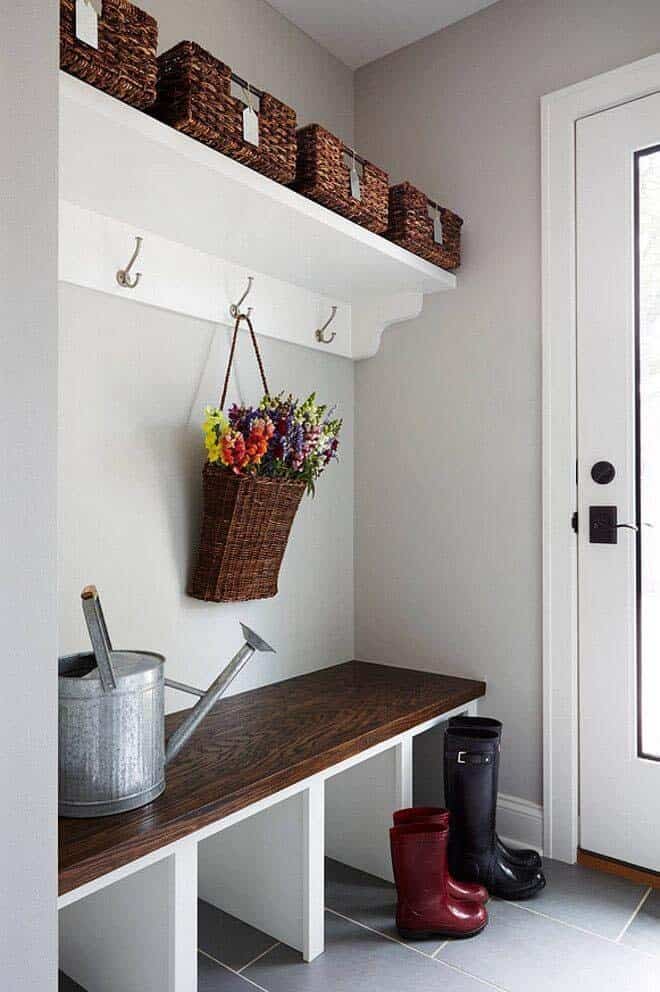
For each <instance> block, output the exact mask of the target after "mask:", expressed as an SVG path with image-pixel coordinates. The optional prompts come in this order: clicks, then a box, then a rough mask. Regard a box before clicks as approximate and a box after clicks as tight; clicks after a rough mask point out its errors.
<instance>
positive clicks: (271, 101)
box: [151, 41, 296, 184]
mask: <svg viewBox="0 0 660 992" xmlns="http://www.w3.org/2000/svg"><path fill="white" fill-rule="evenodd" d="M232 78H233V79H234V80H235V81H236V82H238V83H239V85H241V86H242V88H243V89H244V90H245V96H246V101H247V100H248V99H249V98H250V94H251V95H252V96H254V98H255V101H256V100H257V99H258V101H259V114H258V117H259V144H258V145H253V144H251V143H250V142H249V141H246V140H245V139H244V137H243V111H244V110H245V107H246V106H247V102H243V101H241V100H239V99H237V98H236V97H234V96H232V93H231V82H232ZM151 113H152V114H153V116H154V117H157V118H158V119H159V120H161V121H164V122H165V123H166V124H169V125H170V126H171V127H174V128H176V130H177V131H183V132H184V133H185V134H189V135H190V136H191V137H193V138H196V139H197V140H198V141H201V142H203V144H205V145H209V146H210V147H211V148H214V149H215V150H216V151H219V152H223V153H224V154H225V155H229V156H230V157H231V158H235V159H237V160H238V161H239V162H243V164H244V165H249V166H250V168H252V169H256V171H257V172H261V173H262V174H263V175H264V176H268V177H269V178H270V179H275V180H276V181H277V182H279V183H285V184H288V183H290V182H291V181H292V180H293V178H294V177H295V172H296V113H295V110H292V109H291V108H290V107H287V105H286V104H285V103H282V102H281V101H280V100H277V99H276V98H275V97H274V96H271V95H270V93H264V92H262V91H260V90H256V89H252V88H250V89H249V91H248V85H247V83H245V81H244V80H241V79H239V78H238V77H237V76H232V71H231V69H230V68H229V66H227V65H225V64H224V63H223V62H220V61H218V59H216V58H214V57H213V56H212V55H210V54H209V53H208V52H206V51H204V49H203V48H201V47H200V46H199V45H196V44H195V43H194V42H192V41H182V42H181V43H180V44H178V45H176V46H175V47H174V48H172V49H170V51H169V52H165V53H164V54H163V55H161V56H160V58H159V59H158V99H157V101H156V104H155V106H154V107H153V109H152V111H151Z"/></svg>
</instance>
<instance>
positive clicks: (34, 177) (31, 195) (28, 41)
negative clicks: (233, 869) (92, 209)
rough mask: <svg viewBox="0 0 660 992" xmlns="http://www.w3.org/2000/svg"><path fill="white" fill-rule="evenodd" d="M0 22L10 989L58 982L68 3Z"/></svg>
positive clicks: (2, 923) (4, 877) (6, 979)
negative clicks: (60, 124)
mask: <svg viewBox="0 0 660 992" xmlns="http://www.w3.org/2000/svg"><path fill="white" fill-rule="evenodd" d="M0 22H1V23H2V47H3V55H2V59H0V117H1V118H2V121H3V128H4V137H3V140H2V141H0V447H1V448H2V473H1V482H0V571H1V572H2V602H1V605H0V640H1V642H2V691H1V692H0V755H1V758H0V794H1V795H2V800H1V801H0V838H1V843H0V986H1V987H2V988H3V989H7V990H9V989H12V990H14V989H16V990H18V989H20V990H21V992H55V988H56V982H57V944H56V934H57V917H56V897H57V821H56V811H57V806H56V789H57V674H56V673H57V669H56V652H57V644H56V639H57V638H56V598H55V587H56V581H57V579H56V574H55V467H56V455H55V450H56V421H57V309H56V308H57V56H58V48H57V37H58V35H57V22H58V7H57V5H56V4H55V3H49V4H43V3H27V2H26V3H15V2H14V0H6V2H5V0H3V3H2V4H0ZM14 53H16V55H15V57H12V56H14ZM8 135H11V138H10V139H8V138H7V136H8Z"/></svg>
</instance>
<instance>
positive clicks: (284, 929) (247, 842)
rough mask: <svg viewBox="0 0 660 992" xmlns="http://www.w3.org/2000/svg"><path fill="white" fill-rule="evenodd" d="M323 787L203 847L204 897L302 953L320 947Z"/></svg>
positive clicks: (227, 830) (251, 818) (281, 804)
mask: <svg viewBox="0 0 660 992" xmlns="http://www.w3.org/2000/svg"><path fill="white" fill-rule="evenodd" d="M323 850H324V821H323V783H322V782H316V783H314V784H313V785H311V786H310V788H308V789H305V790H304V791H303V792H301V793H299V794H298V795H295V796H292V797H291V798H290V799H285V800H283V801H282V802H279V803H276V804H275V805H273V806H269V807H268V808H267V809H265V810H262V812H260V813H254V814H253V815H251V816H249V817H248V818H246V819H244V820H241V821H240V822H239V823H237V824H235V825H234V826H231V827H226V828H225V829H224V830H221V831H220V832H219V833H216V834H213V835H212V836H211V837H208V838H206V840H203V841H201V842H200V845H199V895H200V898H201V899H204V900H205V901H206V902H209V903H211V904H212V905H213V906H217V907H218V908H219V909H222V910H224V911H225V912H227V913H231V915H232V916H236V917H238V919H239V920H243V922H245V923H249V924H250V925H251V926H253V927H257V928H258V929H259V930H263V931H264V932H265V933H267V934H270V935H271V936H272V937H274V938H275V939H276V940H280V941H282V942H283V943H285V944H288V945H289V946H290V947H294V948H296V950H299V951H301V952H302V954H303V957H304V959H305V960H306V961H311V960H313V959H314V958H315V957H317V955H319V954H320V953H321V952H322V950H323Z"/></svg>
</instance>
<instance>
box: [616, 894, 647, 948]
mask: <svg viewBox="0 0 660 992" xmlns="http://www.w3.org/2000/svg"><path fill="white" fill-rule="evenodd" d="M652 891H653V890H652V888H651V886H650V885H649V887H648V889H647V890H646V892H645V893H644V895H643V896H642V898H641V899H640V900H639V902H638V903H637V906H636V907H635V911H634V913H633V914H632V916H631V917H630V919H629V920H628V922H627V923H626V925H625V926H624V928H623V930H622V931H621V933H620V934H619V936H618V937H617V938H616V940H615V941H614V943H615V944H619V943H620V942H621V938H622V937H623V936H624V934H625V932H626V930H627V929H628V927H629V926H630V924H631V923H632V922H633V920H634V919H635V917H636V916H637V914H638V913H639V911H640V909H641V908H642V906H643V905H644V903H645V902H646V900H647V899H648V897H649V896H650V895H651V892H652Z"/></svg>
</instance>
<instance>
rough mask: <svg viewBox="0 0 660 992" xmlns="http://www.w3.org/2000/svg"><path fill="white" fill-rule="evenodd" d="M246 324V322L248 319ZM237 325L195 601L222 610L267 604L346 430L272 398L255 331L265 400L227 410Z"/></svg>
mask: <svg viewBox="0 0 660 992" xmlns="http://www.w3.org/2000/svg"><path fill="white" fill-rule="evenodd" d="M242 319H244V320H247V318H242ZM239 324H240V319H239V320H238V321H237V323H236V329H235V332H234V340H233V342H232V350H231V353H230V357H229V365H228V368H227V376H226V378H225V388H224V390H223V395H222V399H221V401H220V406H219V407H209V408H207V410H206V419H205V421H204V440H205V444H206V451H207V461H206V464H205V466H204V472H203V501H204V508H203V519H202V532H201V539H200V547H199V554H198V560H197V566H196V568H195V571H194V574H193V578H192V582H191V584H190V588H189V593H190V595H191V596H194V597H195V598H196V599H203V600H212V601H213V602H216V603H222V602H233V601H241V602H242V601H245V600H249V599H266V598H268V597H270V596H275V595H276V594H277V581H278V576H279V571H280V565H281V563H282V558H283V556H284V551H285V549H286V545H287V541H288V538H289V533H290V531H291V526H292V524H293V521H294V518H295V515H296V512H297V510H298V506H299V505H300V501H301V499H302V497H303V495H304V493H305V492H308V493H311V494H313V493H314V491H315V484H316V481H317V479H318V478H319V476H320V475H321V474H322V473H323V471H324V470H325V469H326V467H327V466H328V465H329V463H330V462H331V461H332V460H333V459H335V458H336V457H337V449H338V446H339V432H340V429H341V425H342V422H341V420H338V419H336V418H334V417H333V411H332V410H329V409H328V408H327V406H323V405H320V404H318V403H317V402H316V397H315V394H312V395H311V396H309V397H308V398H307V399H306V400H305V401H304V402H301V401H299V400H297V399H295V398H294V397H293V396H285V395H284V394H282V393H281V394H279V395H278V396H270V395H269V392H268V386H267V384H266V380H265V376H264V374H263V368H262V366H261V359H260V356H259V351H258V347H257V343H256V338H255V336H254V332H253V330H252V325H251V324H250V323H249V321H248V326H249V328H250V332H251V335H252V343H253V346H254V348H255V352H256V354H257V359H258V361H259V367H260V371H261V373H262V381H263V384H264V391H265V395H264V398H263V399H262V401H261V403H260V404H259V406H258V407H256V408H255V407H249V406H241V407H239V406H236V405H234V406H233V407H231V409H230V410H229V412H228V413H225V412H224V410H223V407H224V400H225V396H226V393H227V383H228V378H229V370H230V368H231V362H232V358H233V353H234V347H235V342H236V331H237V330H238V326H239Z"/></svg>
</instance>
